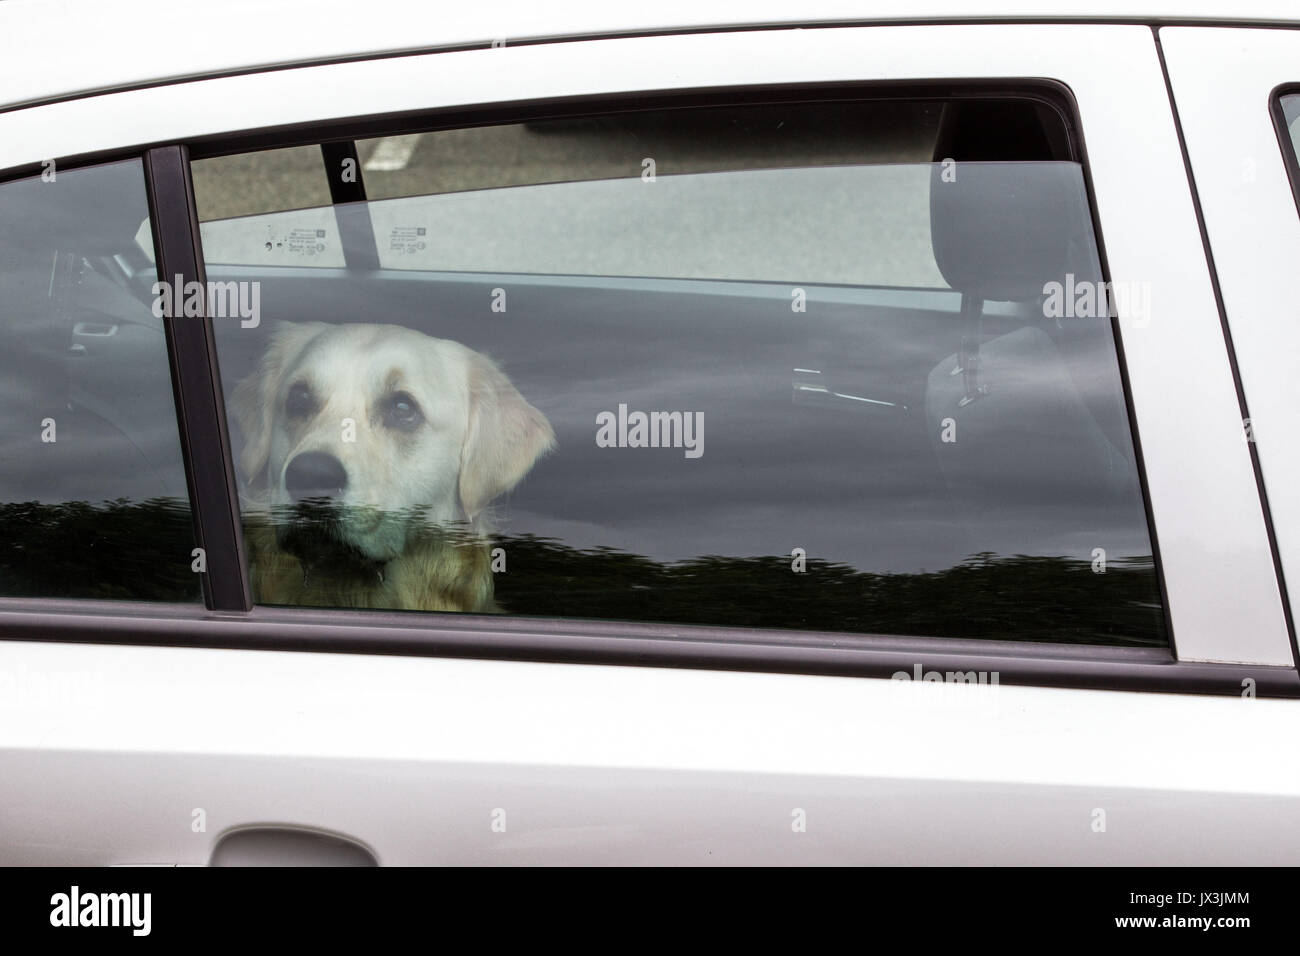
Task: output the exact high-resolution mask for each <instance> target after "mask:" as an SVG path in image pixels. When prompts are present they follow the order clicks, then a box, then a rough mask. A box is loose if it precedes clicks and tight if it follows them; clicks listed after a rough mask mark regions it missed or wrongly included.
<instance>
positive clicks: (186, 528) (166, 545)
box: [0, 498, 200, 601]
mask: <svg viewBox="0 0 1300 956" xmlns="http://www.w3.org/2000/svg"><path fill="white" fill-rule="evenodd" d="M193 548H194V526H193V523H192V522H191V520H190V509H189V505H188V504H187V503H186V502H184V501H178V500H176V499H175V498H152V499H150V500H148V501H140V502H130V501H127V500H126V499H119V500H117V501H104V502H101V503H99V504H91V503H90V502H88V501H69V502H66V503H63V504H41V503H39V502H35V501H22V502H13V503H9V504H0V595H4V596H7V597H65V598H106V599H107V598H111V599H114V600H137V601H195V600H198V599H199V597H200V584H199V576H198V575H197V574H195V573H194V572H193V571H191V570H190V562H191V561H192V560H193V558H192V557H191V556H190V552H191V551H192V550H193Z"/></svg>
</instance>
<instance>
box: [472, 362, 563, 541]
mask: <svg viewBox="0 0 1300 956" xmlns="http://www.w3.org/2000/svg"><path fill="white" fill-rule="evenodd" d="M469 363H470V364H469V429H468V431H467V432H466V434H465V444H464V446H463V447H462V448H461V454H460V504H461V508H462V509H463V510H464V512H465V516H466V518H468V519H470V520H471V521H472V520H473V519H474V518H475V517H477V516H478V514H479V513H480V512H481V511H482V510H483V509H484V508H486V507H487V506H488V504H489V503H490V502H491V501H492V499H493V498H495V497H496V496H497V495H500V494H502V493H503V492H506V491H509V490H510V489H511V488H513V487H514V486H515V485H517V484H519V482H520V481H521V480H522V479H523V477H524V475H526V474H528V470H529V469H530V468H532V467H533V464H534V463H535V462H536V461H537V459H538V458H540V457H541V456H542V455H544V454H545V453H546V452H548V451H550V450H551V449H552V448H554V447H555V432H554V431H553V430H552V429H551V423H550V422H549V421H547V419H546V416H545V415H543V414H542V413H541V412H539V411H538V410H537V409H535V408H534V407H533V406H532V405H529V404H528V402H527V400H526V399H525V398H524V397H523V396H522V395H520V394H519V390H518V389H516V388H515V387H514V385H513V384H512V383H511V381H510V379H508V378H507V377H506V376H505V373H503V372H502V371H501V370H500V369H499V368H497V367H496V365H495V364H494V363H493V362H492V360H491V359H489V358H487V357H486V356H484V355H480V354H479V353H477V352H473V351H471V352H470V360H469Z"/></svg>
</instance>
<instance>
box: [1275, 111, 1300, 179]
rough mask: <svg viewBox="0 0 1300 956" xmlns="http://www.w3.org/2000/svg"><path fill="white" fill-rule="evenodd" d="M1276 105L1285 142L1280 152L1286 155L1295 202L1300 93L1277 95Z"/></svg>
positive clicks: (1299, 162) (1299, 169) (1299, 151)
mask: <svg viewBox="0 0 1300 956" xmlns="http://www.w3.org/2000/svg"><path fill="white" fill-rule="evenodd" d="M1277 106H1278V108H1279V109H1280V111H1281V119H1282V122H1283V124H1284V125H1285V132H1286V143H1285V145H1284V147H1283V150H1282V152H1283V154H1284V155H1285V157H1286V162H1287V173H1288V175H1290V177H1291V182H1292V189H1293V190H1294V191H1295V192H1296V195H1297V197H1298V198H1297V202H1300V160H1298V157H1300V93H1284V94H1283V95H1282V96H1280V97H1278V99H1277ZM1286 147H1290V148H1289V149H1287V148H1286Z"/></svg>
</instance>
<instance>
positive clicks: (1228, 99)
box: [1160, 29, 1300, 618]
mask: <svg viewBox="0 0 1300 956" xmlns="http://www.w3.org/2000/svg"><path fill="white" fill-rule="evenodd" d="M1160 37H1161V44H1162V45H1163V47H1164V52H1165V60H1166V63H1167V64H1168V68H1169V78H1170V83H1171V84H1172V86H1173V89H1174V96H1175V98H1176V99H1177V102H1178V107H1179V116H1180V118H1181V121H1182V126H1183V135H1184V136H1185V137H1186V139H1187V148H1188V153H1189V155H1190V157H1191V162H1192V172H1193V173H1194V175H1195V177H1196V186H1197V193H1198V195H1199V196H1200V202H1201V210H1202V213H1203V215H1204V216H1205V228H1206V231H1207V232H1208V234H1209V237H1210V246H1211V249H1212V251H1213V253H1214V264H1215V270H1216V272H1217V273H1218V277H1219V288H1220V291H1221V293H1222V295H1223V304H1224V310H1225V312H1226V313H1227V317H1228V325H1229V327H1230V329H1231V330H1232V343H1233V348H1234V352H1235V354H1236V357H1237V367H1238V369H1239V370H1240V373H1241V380H1242V387H1243V389H1244V390H1245V394H1246V402H1247V406H1248V408H1249V409H1250V418H1251V433H1252V437H1253V438H1254V440H1255V444H1256V448H1257V453H1258V455H1259V462H1260V470H1261V472H1262V473H1263V478H1264V488H1265V491H1266V492H1267V493H1268V501H1269V507H1270V509H1271V511H1272V515H1273V527H1274V533H1275V535H1276V538H1277V546H1278V553H1279V556H1280V558H1281V561H1282V570H1283V573H1284V574H1285V576H1286V579H1287V581H1289V582H1291V588H1290V591H1291V614H1292V617H1293V618H1294V617H1297V616H1300V599H1298V598H1297V596H1296V592H1295V586H1296V585H1297V584H1298V583H1300V494H1297V493H1296V489H1297V488H1300V443H1297V442H1296V439H1295V410H1296V408H1298V407H1300V381H1297V379H1296V373H1295V368H1294V366H1295V360H1296V357H1297V356H1300V307H1298V306H1297V304H1296V296H1295V288H1294V287H1293V286H1292V285H1291V280H1292V279H1293V278H1294V276H1295V271H1296V263H1297V262H1300V213H1298V212H1297V210H1296V205H1295V202H1294V199H1293V197H1292V193H1291V185H1290V181H1289V179H1288V177H1287V171H1286V163H1285V160H1284V156H1283V153H1282V147H1281V144H1280V143H1279V142H1278V137H1277V133H1276V131H1275V130H1274V127H1273V121H1272V116H1271V115H1270V112H1269V107H1270V105H1271V98H1272V94H1273V91H1274V89H1276V88H1277V87H1278V86H1280V85H1281V84H1283V83H1293V82H1297V81H1300V66H1297V63H1300V32H1296V31H1293V30H1240V31H1229V30H1210V29H1169V30H1162V31H1161V34H1160ZM1207 56H1213V57H1214V62H1215V63H1216V64H1218V66H1217V68H1216V69H1214V70H1207V69H1205V64H1206V63H1207V62H1209V61H1207V60H1206V57H1207ZM1227 103H1249V104H1253V105H1254V106H1255V107H1256V108H1255V109H1251V110H1242V109H1232V108H1228V107H1226V106H1225V104H1227Z"/></svg>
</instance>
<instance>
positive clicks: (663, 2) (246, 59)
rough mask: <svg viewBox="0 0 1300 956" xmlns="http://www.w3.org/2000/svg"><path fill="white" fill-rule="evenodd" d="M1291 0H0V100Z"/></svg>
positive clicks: (1248, 16) (1209, 11) (1172, 12)
mask: <svg viewBox="0 0 1300 956" xmlns="http://www.w3.org/2000/svg"><path fill="white" fill-rule="evenodd" d="M1298 16H1300V10H1298V9H1297V8H1296V6H1295V0H1240V2H1237V3H1233V4H1226V3H1223V2H1222V0H1140V2H1135V0H1033V2H1031V0H993V2H974V0H873V2H864V0H800V2H799V3H792V2H790V0H746V2H745V3H744V4H737V3H736V2H735V0H657V2H655V3H637V4H632V3H617V4H612V3H608V2H607V0H545V2H538V0H479V2H477V3H473V4H441V3H436V2H431V0H381V2H372V3H364V4H358V3H356V2H355V0H275V2H268V0H222V2H220V3H203V2H197V0H6V2H3V3H0V109H13V108H17V107H22V106H29V105H36V104H39V103H43V102H49V101H53V100H59V99H66V98H69V97H76V96H85V95H90V94H94V93H99V92H105V91H109V90H116V89H129V88H133V87H139V86H145V85H151V84H156V83H165V82H176V81H180V80H185V79H192V78H197V77H204V76H220V75H225V74H230V73H240V72H248V71H255V70H261V69H271V68H277V67H284V66H289V65H299V64H309V63H322V62H331V61H337V60H344V59H352V58H364V57H369V56H380V55H394V54H401V53H411V52H423V51H432V50H438V49H456V48H465V47H473V46H479V45H488V44H490V43H491V42H492V41H493V40H504V41H505V42H506V43H507V45H509V44H510V43H523V42H537V41H541V40H554V39H561V38H574V37H596V36H625V35H630V34H632V35H635V34H646V33H658V32H668V33H671V32H681V31H702V30H710V29H718V28H729V27H730V28H734V27H779V26H783V25H800V24H809V25H812V24H816V25H835V24H845V25H848V24H864V23H926V22H960V21H1003V20H1010V21H1026V22H1045V21H1053V20H1073V21H1090V22H1099V21H1127V22H1150V23H1196V24H1222V25H1236V24H1241V25H1248V24H1275V25H1289V26H1297V25H1300V21H1298V20H1297V17H1298Z"/></svg>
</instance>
